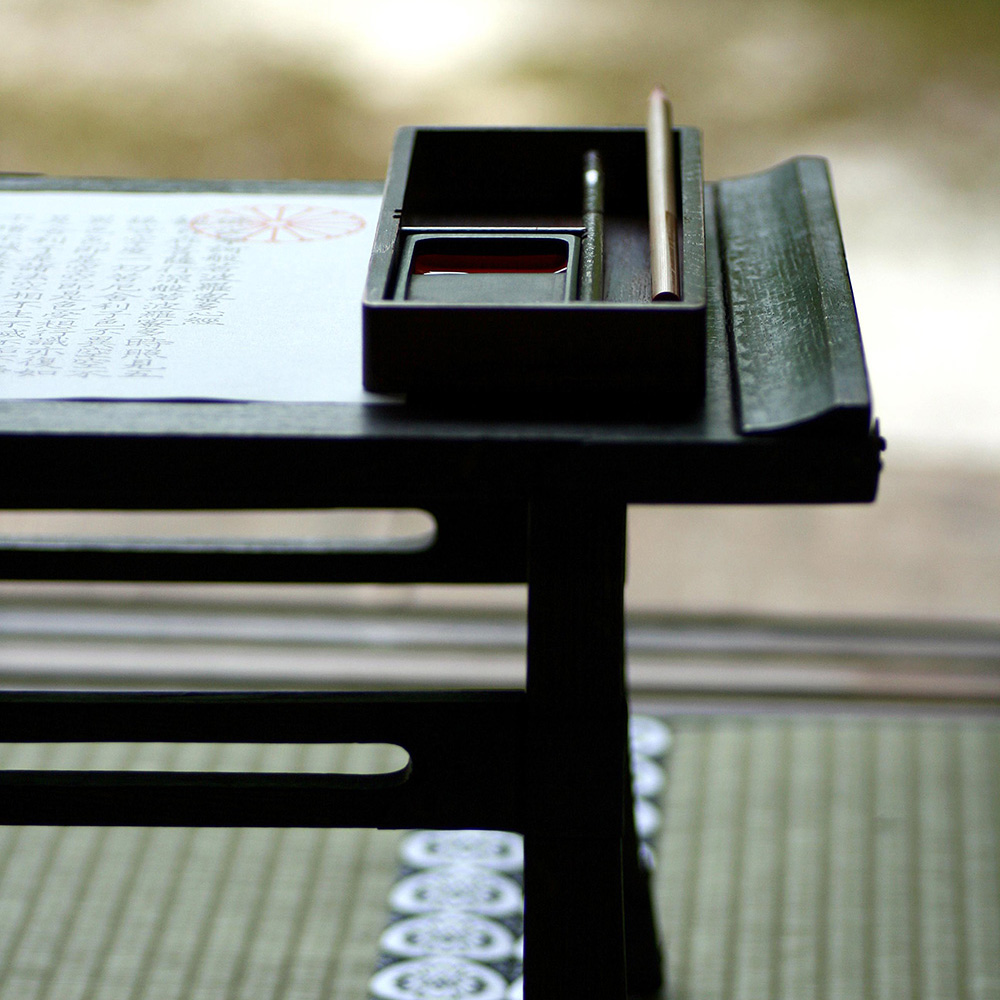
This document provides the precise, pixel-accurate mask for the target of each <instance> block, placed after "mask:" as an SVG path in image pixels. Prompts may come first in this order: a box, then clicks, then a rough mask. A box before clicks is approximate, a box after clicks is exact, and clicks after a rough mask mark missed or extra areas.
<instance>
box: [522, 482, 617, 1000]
mask: <svg viewBox="0 0 1000 1000" xmlns="http://www.w3.org/2000/svg"><path fill="white" fill-rule="evenodd" d="M624 565H625V508H624V506H623V505H616V504H604V503H589V502H586V501H584V502H581V500H580V498H579V496H575V497H561V498H558V499H556V498H552V499H546V500H545V501H541V502H536V503H535V504H533V505H532V510H531V528H530V561H529V569H528V588H529V589H528V676H527V691H528V724H529V733H530V735H529V756H528V774H527V776H526V781H527V783H528V788H526V792H527V794H528V796H529V803H530V811H529V817H528V825H527V830H526V835H525V869H524V871H525V955H524V988H525V1000H561V998H567V1000H568V998H570V997H572V998H573V1000H587V998H594V1000H598V998H600V1000H621V998H624V997H625V996H626V983H625V979H626V970H625V931H624V904H623V882H622V833H623V831H622V808H623V803H624V802H625V801H626V797H625V788H624V776H625V773H626V761H625V746H626V727H627V705H626V695H625V684H624V668H623V662H624V610H623V586H624Z"/></svg>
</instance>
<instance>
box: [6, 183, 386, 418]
mask: <svg viewBox="0 0 1000 1000" xmlns="http://www.w3.org/2000/svg"><path fill="white" fill-rule="evenodd" d="M380 203H381V199H380V197H379V196H378V195H329V194H327V195H317V196H310V195H300V194H295V195H286V194H282V193H268V194H228V193H223V194H219V193H132V192H84V191H65V192H63V191H60V192H0V398H5V399H216V400H271V401H286V402H358V401H379V400H380V399H382V398H383V397H377V396H372V395H370V394H368V393H365V392H364V390H363V389H362V386H361V296H362V292H363V289H364V282H365V275H366V272H367V269H368V257H369V254H370V252H371V247H372V241H373V238H374V233H375V223H376V220H377V218H378V212H379V207H380Z"/></svg>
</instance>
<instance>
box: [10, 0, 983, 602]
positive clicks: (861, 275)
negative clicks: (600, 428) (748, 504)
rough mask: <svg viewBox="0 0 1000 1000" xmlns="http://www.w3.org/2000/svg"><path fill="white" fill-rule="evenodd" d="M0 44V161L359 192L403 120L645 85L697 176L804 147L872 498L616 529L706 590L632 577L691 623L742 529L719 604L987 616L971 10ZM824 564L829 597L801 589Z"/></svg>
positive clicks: (976, 26) (631, 117) (897, 8)
mask: <svg viewBox="0 0 1000 1000" xmlns="http://www.w3.org/2000/svg"><path fill="white" fill-rule="evenodd" d="M0 37H2V38H3V39H4V43H5V44H4V50H3V51H4V58H3V59H2V60H0V170H4V171H28V172H41V173H49V174H88V175H94V174H99V175H100V174H109V175H131V176H143V177H146V176H161V177H235V178H248V177H268V178H286V177H301V178H368V179H372V178H380V177H382V176H383V175H384V171H385V166H386V162H387V159H388V155H389V150H390V146H391V141H392V135H393V132H394V131H395V129H396V128H397V127H398V126H400V125H404V124H455V123H469V124H492V123H495V124H554V125H569V124H574V123H581V124H618V123H625V124H639V123H641V122H642V121H643V118H644V114H645V100H646V95H647V93H648V91H649V88H650V86H651V85H652V84H653V83H655V82H660V83H662V84H663V85H664V87H665V88H666V90H667V92H668V94H669V95H670V97H671V99H672V101H673V105H674V115H675V120H676V121H677V122H679V123H683V124H690V125H696V126H698V127H700V128H701V129H702V131H703V134H704V144H705V157H706V174H707V176H708V178H709V179H713V178H720V177H724V176H728V175H735V174H742V173H748V172H753V171H756V170H763V169H766V168H768V167H770V166H772V165H774V164H775V163H777V162H780V161H781V160H782V159H784V158H786V157H789V156H793V155H797V154H805V153H811V154H818V155H822V156H825V157H827V158H828V159H829V160H830V163H831V167H832V173H833V178H834V185H835V188H836V192H837V199H838V205H839V210H840V215H841V223H842V228H843V232H844V241H845V245H846V248H847V254H848V261H849V264H850V269H851V275H852V280H853V283H854V290H855V295H856V298H857V304H858V311H859V315H860V318H861V325H862V330H863V332H864V336H865V344H866V349H867V353H868V360H869V367H870V371H871V376H872V382H873V386H874V393H875V399H876V405H877V409H878V414H879V416H880V417H881V420H882V428H883V431H884V433H885V435H886V436H887V438H888V439H889V443H890V448H889V452H888V453H887V458H886V462H887V471H886V475H885V476H884V478H883V495H882V498H881V500H880V503H879V504H877V505H876V508H874V511H875V513H874V514H872V513H871V511H870V510H865V511H850V512H836V511H834V512H829V513H822V514H821V513H815V514H814V513H809V514H805V513H795V514H794V515H791V514H786V513H778V512H775V513H758V514H753V513H747V514H745V515H744V514H739V515H738V514H737V513H735V512H733V513H732V515H731V517H732V524H731V525H730V527H729V528H728V529H727V528H725V525H726V524H728V521H725V520H724V519H723V518H722V517H721V515H718V514H717V513H713V514H705V515H702V514H700V513H699V514H697V515H695V514H694V513H691V512H687V513H685V512H665V513H660V514H656V515H655V518H656V519H655V520H650V518H653V515H652V514H647V515H645V517H646V520H645V521H643V520H642V517H639V516H637V519H636V525H637V527H638V528H639V529H640V530H643V531H647V532H649V531H654V532H660V531H662V532H663V533H664V534H665V535H667V536H670V535H671V534H672V535H673V536H674V537H681V538H682V539H683V540H684V544H685V545H686V546H687V549H690V552H689V557H690V558H689V562H688V563H686V564H685V565H686V566H688V567H689V568H690V569H691V573H696V572H699V571H703V573H704V574H705V585H704V587H695V588H694V590H684V589H683V588H682V589H681V590H677V586H678V585H677V583H676V579H677V576H676V574H675V575H674V576H673V577H671V578H670V579H668V576H669V574H670V570H669V567H667V568H665V567H664V566H663V565H662V563H663V560H662V559H659V560H658V561H657V563H656V564H655V565H654V564H653V563H650V564H649V565H646V564H644V563H642V561H641V558H640V559H638V560H636V562H637V565H634V566H633V579H638V580H639V581H640V583H642V581H646V583H645V584H643V587H645V588H646V590H645V591H644V592H648V593H650V594H653V595H654V597H651V598H650V601H651V602H653V603H655V602H656V601H662V600H667V601H668V603H669V602H671V601H673V603H674V604H681V605H683V604H685V603H690V604H691V605H692V606H699V607H702V606H705V603H706V599H705V595H706V593H713V594H714V593H719V584H720V580H723V581H725V580H729V579H735V577H732V576H731V575H729V568H730V566H732V565H733V563H732V559H731V557H730V555H727V553H731V552H732V546H731V545H730V543H732V545H733V546H735V547H736V549H737V550H741V549H742V548H743V547H746V546H747V545H751V542H753V539H755V538H758V539H759V541H756V542H753V544H755V545H756V546H757V547H756V548H753V551H752V552H748V553H746V554H745V556H744V559H743V561H744V563H746V567H745V568H746V570H747V572H746V574H745V580H746V583H745V586H742V585H741V586H742V589H740V587H735V590H734V591H733V592H732V593H731V594H730V596H729V597H728V598H727V599H725V600H721V601H720V603H721V604H722V605H723V606H725V607H733V606H736V607H756V606H767V607H771V606H774V607H786V606H787V607H791V606H796V605H797V604H798V605H801V606H803V607H805V608H807V609H812V610H822V609H833V610H842V611H850V612H851V613H857V612H859V611H863V610H864V609H868V608H870V609H873V610H885V611H887V612H900V613H906V614H911V613H915V614H934V613H940V614H947V615H958V616H960V617H962V616H966V617H976V618H982V617H987V618H991V619H995V618H1000V527H998V525H1000V392H998V391H997V380H998V372H1000V153H998V151H1000V98H998V94H1000V16H998V11H997V6H996V3H995V0H963V2H960V0H944V2H935V3H931V2H930V0H763V2H757V3H753V4H748V3H739V2H736V0H701V2H699V3H696V4H695V3H683V2H680V0H546V2H544V3H539V2H537V0H425V2H421V3H417V2H412V0H411V2H406V0H3V2H2V3H0ZM729 516H730V515H726V517H729ZM643 525H645V527H643ZM720 531H721V532H722V534H721V535H720V534H719V532H720ZM790 538H791V539H793V541H794V542H795V545H799V546H800V549H799V550H798V551H807V552H810V553H812V556H811V557H810V558H809V559H805V558H803V560H802V561H803V566H802V567H801V568H802V572H801V574H796V573H791V574H790V575H786V576H784V577H783V578H784V579H786V580H787V581H790V582H789V583H788V587H789V588H790V590H789V591H787V592H782V593H780V594H775V595H774V597H773V601H772V600H763V599H762V598H761V597H760V594H761V593H762V589H761V586H760V581H762V580H771V581H772V583H771V584H769V585H770V586H773V585H774V584H773V580H775V579H780V578H782V577H781V576H780V575H779V576H775V574H774V573H772V572H771V570H772V569H773V568H774V566H775V562H774V561H772V560H770V557H768V558H764V557H763V556H762V555H760V554H761V553H772V552H773V551H774V550H775V545H774V544H772V540H776V543H775V544H776V545H777V546H778V547H779V549H780V550H781V551H782V552H785V553H787V552H789V551H791V550H792V549H793V548H794V545H793V546H789V545H788V540H789V539H790ZM726 539H728V542H727V541H725V540H726ZM747 539H750V540H751V541H750V542H748V541H747ZM744 543H745V544H744ZM751 547H752V545H751ZM682 549H683V546H682ZM687 549H683V551H687ZM716 549H718V550H719V551H718V557H717V559H715V561H712V560H711V559H708V560H706V553H707V552H712V551H715V550H716ZM880 550H885V551H890V550H891V552H892V553H893V555H892V557H891V558H885V557H881V556H878V555H876V553H878V552H879V551H880ZM817 567H821V570H820V571H817ZM827 567H835V574H834V575H835V582H836V581H839V582H837V585H836V587H835V588H834V589H835V590H836V591H837V595H838V596H829V595H826V594H825V592H824V593H814V592H812V591H808V587H806V588H803V585H802V582H803V581H812V583H811V584H810V586H812V587H813V588H814V589H815V588H817V587H818V588H819V590H823V587H824V586H825V584H824V583H823V581H824V580H826V581H829V580H830V579H831V577H830V573H829V572H828V571H827V569H826V568H827ZM675 568H676V567H675ZM685 579H691V577H690V576H689V577H686V578H685ZM741 579H743V578H741ZM671 580H673V581H674V582H671ZM671 587H673V588H674V589H673V590H671V589H670V588H671ZM893 587H895V588H897V589H896V591H895V593H896V595H897V597H895V598H893V597H886V594H887V593H889V592H890V591H892V588H893ZM907 588H909V590H907ZM640 589H641V588H640ZM764 589H765V590H766V587H765V588H764ZM904 591H905V592H906V593H909V594H910V597H908V598H904V597H902V596H899V595H901V594H903V593H904ZM807 592H808V593H811V594H812V596H803V595H804V594H807ZM657 594H659V595H661V597H656V596H655V595H657ZM669 594H673V598H670V597H669V596H667V597H664V596H662V595H669ZM897 598H898V599H897Z"/></svg>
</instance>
